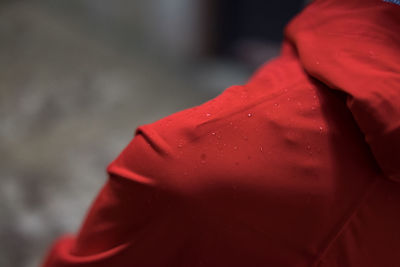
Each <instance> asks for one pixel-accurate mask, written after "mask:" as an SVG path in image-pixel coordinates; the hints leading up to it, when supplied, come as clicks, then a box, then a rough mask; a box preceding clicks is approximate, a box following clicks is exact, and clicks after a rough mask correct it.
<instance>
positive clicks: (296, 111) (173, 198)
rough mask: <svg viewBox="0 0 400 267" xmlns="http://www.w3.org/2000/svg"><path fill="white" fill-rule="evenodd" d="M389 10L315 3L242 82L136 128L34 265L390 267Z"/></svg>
mask: <svg viewBox="0 0 400 267" xmlns="http://www.w3.org/2000/svg"><path fill="white" fill-rule="evenodd" d="M391 2H396V0H392V1H389V0H388V1H386V2H385V1H380V0H346V1H345V0H343V1H334V0H319V1H318V0H317V1H315V2H313V3H312V4H311V5H309V6H308V7H307V8H306V9H305V10H304V11H303V12H302V13H301V14H300V15H298V16H297V17H296V18H294V19H293V20H292V21H291V22H290V24H289V25H288V26H287V27H286V30H285V41H284V43H283V46H282V53H281V55H280V57H279V58H277V59H275V60H273V61H271V62H269V63H268V64H266V65H264V66H263V67H261V68H260V69H259V70H258V71H257V72H256V73H255V74H254V75H253V77H252V78H251V79H250V81H249V82H248V83H247V84H245V85H242V86H233V87H230V88H228V89H227V90H225V91H224V92H223V93H222V94H221V95H219V96H218V97H216V98H215V99H213V100H211V101H208V102H206V103H204V104H202V105H200V106H197V107H193V108H190V109H187V110H183V111H181V112H178V113H175V114H172V115H170V116H168V117H166V118H163V119H161V120H158V121H156V122H154V123H151V124H147V125H143V126H140V127H138V128H137V130H136V133H135V137H134V138H133V139H132V141H131V142H130V144H129V145H128V146H127V147H126V148H125V150H124V151H123V152H122V153H121V154H120V155H119V157H118V158H117V159H116V160H114V161H113V162H112V163H111V164H110V165H109V166H108V168H107V171H108V173H109V179H108V180H107V183H106V184H105V185H104V187H103V189H102V191H101V192H100V194H99V196H98V197H97V199H96V200H95V202H94V204H93V206H92V208H91V209H90V211H89V213H88V215H87V218H86V220H85V222H84V224H83V226H82V228H81V230H80V232H79V233H78V234H77V235H76V236H65V237H63V238H61V239H60V240H59V241H58V242H56V243H55V244H54V245H53V247H52V249H51V250H50V252H49V253H48V256H47V258H46V260H45V263H44V266H45V267H53V266H54V267H75V266H80V267H89V266H90V267H100V266H101V267H103V266H140V267H143V266H190V267H196V266H274V267H275V266H277V267H281V266H291V267H293V266H299V267H300V266H304V267H311V266H322V267H333V266H360V267H361V266H362V267H369V266H370V267H373V266H374V267H375V266H380V267H382V266H384V267H395V266H400V183H399V182H400V6H399V5H397V4H396V3H391Z"/></svg>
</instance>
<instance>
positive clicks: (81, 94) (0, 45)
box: [0, 0, 305, 267]
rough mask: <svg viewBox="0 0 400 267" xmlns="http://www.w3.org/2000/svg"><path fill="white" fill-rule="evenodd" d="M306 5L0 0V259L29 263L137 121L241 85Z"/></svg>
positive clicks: (68, 225) (85, 200)
mask: <svg viewBox="0 0 400 267" xmlns="http://www.w3.org/2000/svg"><path fill="white" fill-rule="evenodd" d="M304 5H305V1H304V0H301V1H299V0H285V1H265V0H230V1H228V0H213V1H211V0H168V1H165V0H146V1H132V0H131V1H128V0H113V1H104V0H81V1H75V0H69V1H56V0H51V1H50V0H41V1H35V0H30V1H23V0H14V1H11V0H9V1H7V0H0V123H1V124H0V155H1V156H0V157H1V160H0V266H17V267H19V266H38V265H39V264H40V262H41V260H42V258H43V256H44V254H45V252H46V250H47V249H48V247H49V246H50V244H51V243H52V242H53V241H54V239H55V238H56V237H57V236H59V235H60V234H62V233H66V232H76V231H77V229H78V228H79V225H80V223H81V221H82V219H83V217H84V214H85V212H86V210H87V208H88V207H89V206H90V203H91V201H92V200H93V198H94V197H95V195H96V194H97V192H98V190H99V189H100V187H101V186H102V185H103V183H104V181H105V180H106V178H107V177H106V173H105V168H106V166H107V164H108V163H110V162H111V161H112V160H113V159H114V158H115V157H116V156H117V155H118V154H119V152H120V151H121V150H122V149H123V148H124V147H125V146H126V145H127V144H128V142H129V141H130V140H131V138H132V137H133V133H134V130H135V128H136V127H137V126H139V125H141V124H145V123H151V122H153V121H155V120H157V119H160V118H162V117H164V116H167V115H169V114H171V113H174V112H177V111H179V110H182V109H185V108H189V107H192V106H195V105H199V104H201V103H203V102H205V101H207V100H209V99H211V98H213V97H215V96H217V95H218V94H220V93H221V92H222V91H223V90H224V89H225V88H227V87H229V86H231V85H235V84H243V83H245V82H246V80H247V79H248V78H249V76H250V74H251V73H252V72H253V71H254V70H255V69H256V68H257V67H258V66H260V64H262V63H263V62H265V61H267V60H269V59H271V58H273V57H275V56H276V55H277V54H278V53H279V46H280V42H281V40H282V31H283V27H284V25H285V24H286V23H287V22H288V21H289V20H290V18H292V17H293V16H294V15H295V14H296V13H298V12H299V11H300V10H301V9H302V8H303V7H304Z"/></svg>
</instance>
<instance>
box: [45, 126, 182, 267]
mask: <svg viewBox="0 0 400 267" xmlns="http://www.w3.org/2000/svg"><path fill="white" fill-rule="evenodd" d="M165 164H166V162H165V159H164V158H163V152H162V151H161V150H160V145H159V144H158V143H157V140H153V138H152V137H151V135H150V136H149V135H148V134H144V133H143V132H142V131H141V130H137V132H136V135H135V137H134V138H133V139H132V141H131V142H130V143H129V145H128V146H127V147H126V148H125V149H124V151H123V152H122V153H121V154H120V155H119V156H118V157H117V159H116V160H114V161H113V162H112V163H111V164H110V165H109V166H108V168H107V173H108V180H107V181H106V183H105V185H104V186H103V188H102V189H101V191H100V192H99V194H98V196H97V198H96V199H95V201H94V203H93V204H92V206H91V208H90V210H89V212H88V214H87V216H86V219H85V221H84V223H83V225H82V227H81V229H80V231H79V233H78V234H77V235H76V236H71V235H68V236H64V237H62V238H60V239H59V240H58V241H57V242H55V244H54V245H53V246H52V248H51V250H50V251H49V253H48V255H47V257H46V259H45V261H44V263H43V266H44V267H61V266H62V267H67V266H68V267H69V266H71V267H72V266H85V267H86V266H91V267H92V266H93V267H98V266H165V265H166V264H168V265H169V264H174V261H175V258H176V254H177V252H178V251H179V249H180V247H182V246H183V243H184V242H185V240H186V237H185V236H187V235H188V233H189V232H190V231H189V229H188V228H189V223H188V222H187V221H186V220H185V211H183V206H182V205H183V204H182V203H183V202H180V201H178V197H176V196H175V195H174V194H172V193H171V192H168V190H166V189H164V188H163V186H162V183H161V182H160V179H159V177H162V176H163V173H162V172H163V169H165V168H164V166H165ZM127 166H129V168H128V167H127Z"/></svg>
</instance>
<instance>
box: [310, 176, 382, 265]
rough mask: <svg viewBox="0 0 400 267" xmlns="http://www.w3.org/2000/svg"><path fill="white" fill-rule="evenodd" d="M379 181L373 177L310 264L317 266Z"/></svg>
mask: <svg viewBox="0 0 400 267" xmlns="http://www.w3.org/2000/svg"><path fill="white" fill-rule="evenodd" d="M380 181H381V179H379V177H377V178H376V179H375V181H374V182H372V184H371V185H370V186H369V188H368V189H367V190H366V192H365V193H364V195H363V196H362V197H361V199H360V202H359V203H358V204H357V205H356V206H355V208H354V210H353V212H351V214H350V215H349V216H348V217H347V219H345V220H344V222H343V223H342V226H341V227H340V228H339V230H338V231H337V233H336V234H335V235H334V236H333V238H332V239H331V240H330V241H329V242H328V244H327V246H326V247H325V248H324V249H323V250H322V251H321V252H320V253H319V256H318V257H317V258H316V260H315V262H314V263H313V264H312V265H311V266H313V267H317V266H318V264H319V263H320V262H321V261H322V259H323V258H324V257H325V256H326V254H327V253H328V252H329V250H330V248H331V247H332V246H333V244H334V243H335V242H336V240H338V239H339V237H340V236H341V235H342V233H343V232H344V231H345V230H346V229H347V226H348V225H349V224H350V222H351V221H352V219H353V217H354V216H355V214H356V213H357V212H358V211H359V210H360V209H361V207H362V206H363V204H364V203H365V201H366V200H367V198H368V197H369V196H370V195H371V193H372V192H373V191H374V189H375V188H376V186H377V184H378V183H379V182H380Z"/></svg>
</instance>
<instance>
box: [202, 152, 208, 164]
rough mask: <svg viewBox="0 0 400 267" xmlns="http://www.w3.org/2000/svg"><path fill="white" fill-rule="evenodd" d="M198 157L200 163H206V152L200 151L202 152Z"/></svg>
mask: <svg viewBox="0 0 400 267" xmlns="http://www.w3.org/2000/svg"><path fill="white" fill-rule="evenodd" d="M200 158H201V163H202V164H204V163H206V158H207V155H206V154H204V153H202V154H201V155H200Z"/></svg>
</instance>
